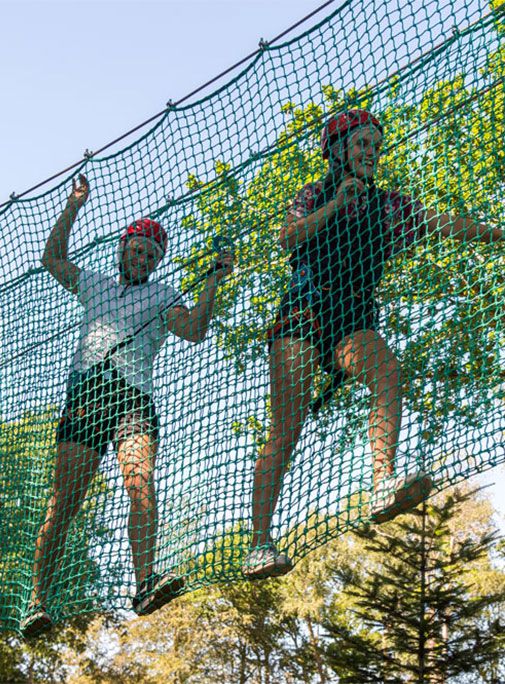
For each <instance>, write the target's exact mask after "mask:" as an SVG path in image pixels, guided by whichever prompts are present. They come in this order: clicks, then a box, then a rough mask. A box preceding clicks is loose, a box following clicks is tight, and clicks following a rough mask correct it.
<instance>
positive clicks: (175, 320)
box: [163, 252, 233, 343]
mask: <svg viewBox="0 0 505 684" xmlns="http://www.w3.org/2000/svg"><path fill="white" fill-rule="evenodd" d="M218 261H219V265H220V266H222V268H219V269H218V270H216V271H214V272H213V273H211V274H210V275H209V277H208V278H207V280H206V282H205V286H204V288H203V290H202V292H201V293H200V296H199V297H198V301H197V303H196V305H195V306H194V307H193V308H192V309H191V310H188V309H186V308H184V307H182V306H174V307H173V308H172V309H168V311H167V312H166V313H165V314H164V315H163V320H164V324H165V327H166V330H167V331H169V332H172V333H173V334H174V335H177V336H178V337H181V338H182V339H183V340H188V341H189V342H195V343H196V342H201V341H202V340H203V339H204V338H205V336H206V334H207V330H208V328H209V323H210V319H211V318H212V314H213V312H214V304H215V301H216V292H217V288H218V285H219V283H220V282H221V280H222V279H223V278H225V277H226V276H227V275H228V274H229V273H231V271H232V269H233V254H231V252H224V253H223V254H221V255H220V256H219V259H218Z"/></svg>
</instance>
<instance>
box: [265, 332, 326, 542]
mask: <svg viewBox="0 0 505 684" xmlns="http://www.w3.org/2000/svg"><path fill="white" fill-rule="evenodd" d="M318 362H319V354H318V352H317V350H316V349H314V347H312V345H311V344H310V343H309V342H308V341H304V340H296V339H291V338H282V339H279V340H275V341H274V343H273V345H272V351H271V354H270V385H271V404H272V425H271V429H270V434H269V437H268V441H267V443H266V445H265V447H264V449H263V452H262V453H261V454H260V455H259V457H258V460H257V461H256V468H255V472H254V487H253V529H254V536H253V546H259V545H262V544H266V543H267V542H268V541H269V532H270V525H271V522H272V516H273V513H274V511H275V506H276V504H277V499H278V498H279V492H280V489H281V485H282V478H283V476H284V473H285V471H286V468H287V466H288V464H289V460H290V458H291V454H292V452H293V450H294V448H295V446H296V443H297V441H298V438H299V437H300V433H301V431H302V428H303V424H304V422H305V418H306V416H307V411H308V408H309V404H310V400H311V386H312V377H313V374H314V369H315V366H316V365H317V363H318Z"/></svg>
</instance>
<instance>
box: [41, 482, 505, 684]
mask: <svg viewBox="0 0 505 684" xmlns="http://www.w3.org/2000/svg"><path fill="white" fill-rule="evenodd" d="M421 521H422V516H420V515H419V514H415V515H409V516H404V517H403V518H401V519H400V520H399V521H398V522H397V523H390V524H387V525H383V526H381V527H380V528H378V531H377V532H376V534H375V535H373V534H371V533H370V531H368V532H367V533H366V534H362V533H361V532H360V533H358V534H356V533H348V534H346V535H345V536H343V537H340V538H339V539H335V540H332V541H331V542H329V543H328V544H327V545H325V546H324V547H320V548H318V549H317V550H316V551H314V552H313V553H312V554H310V555H309V556H308V557H306V558H305V559H304V560H303V561H301V562H299V563H298V564H297V566H296V568H295V570H294V571H293V572H292V573H290V574H289V575H287V576H286V577H285V578H282V579H279V580H266V581H263V582H253V583H240V584H232V585H227V584H223V585H222V586H215V585H213V586H211V587H208V588H204V589H201V590H199V591H197V592H194V593H193V594H190V595H186V596H183V597H181V598H180V599H177V600H176V601H174V602H173V603H172V604H170V605H169V606H166V607H165V608H163V609H161V610H160V611H158V612H156V613H154V614H153V615H152V616H149V617H147V618H142V619H139V618H134V619H129V618H127V619H124V618H123V619H119V620H115V621H114V622H111V620H110V618H107V617H101V616H98V617H97V618H96V620H95V621H94V622H93V623H92V624H91V625H90V627H89V629H88V631H87V633H86V635H81V634H80V633H79V632H77V634H76V638H77V644H76V646H75V648H73V647H71V646H69V644H68V640H67V642H65V643H62V644H61V646H60V649H59V652H60V654H61V658H62V664H61V665H60V671H62V672H65V673H67V674H66V675H65V679H64V681H65V682H67V683H68V684H95V683H98V682H100V683H102V684H113V683H115V684H129V683H130V682H132V681H135V682H139V684H166V683H170V684H172V683H174V684H182V683H184V684H212V682H216V683H217V682H219V684H237V683H240V684H245V683H247V684H265V683H267V682H268V683H269V684H300V683H302V682H304V683H306V684H330V683H331V684H337V683H340V684H342V682H345V681H348V682H353V684H359V682H361V681H363V682H368V681H370V682H373V681H379V682H381V684H386V683H387V684H392V683H393V682H395V681H401V682H416V684H420V681H421V680H418V679H415V678H413V673H414V676H415V667H416V654H417V652H418V650H417V647H418V641H416V640H415V636H413V635H415V631H414V627H415V624H416V620H417V619H418V615H419V611H418V610H417V608H418V606H419V599H420V595H421V591H424V595H425V596H426V597H427V598H426V601H425V602H426V611H425V618H426V619H425V623H427V624H426V625H425V632H426V634H425V642H426V660H427V663H428V667H429V668H431V669H430V670H427V672H429V673H430V674H433V671H434V668H435V666H438V667H441V666H442V665H443V664H444V663H445V660H444V658H445V659H446V660H447V659H449V656H450V657H451V658H455V656H456V652H458V653H459V652H462V653H463V656H462V661H461V662H462V663H463V664H466V665H468V664H469V663H470V661H472V663H473V664H472V668H473V669H472V670H471V674H470V677H471V678H470V679H468V681H469V682H471V683H472V684H497V682H499V681H501V680H500V678H499V677H500V676H502V674H503V673H502V670H500V667H501V668H503V667H504V665H505V663H504V659H503V655H502V652H501V651H502V650H503V647H501V650H500V649H499V648H498V646H499V644H498V642H497V639H498V635H497V633H496V632H497V629H498V627H497V626H498V624H500V625H502V623H499V620H500V616H502V615H503V608H504V606H505V603H504V601H503V597H504V591H505V574H504V573H503V570H502V569H500V567H499V566H497V565H496V564H495V561H494V559H493V556H494V553H495V550H496V551H498V550H499V546H496V545H491V546H490V545H489V541H490V539H491V537H492V536H493V535H494V531H495V529H494V526H493V523H492V510H491V507H490V505H489V503H488V502H487V501H486V499H485V498H484V497H483V496H482V495H479V496H476V495H475V494H469V493H466V494H462V495H461V494H458V493H457V492H452V493H450V494H449V495H448V496H445V495H439V497H438V499H437V501H436V502H435V503H434V505H433V506H431V507H430V509H429V512H428V519H427V521H426V525H425V531H424V532H423V531H422V529H421V532H420V531H419V529H420V524H421ZM410 530H414V531H413V532H411V531H410ZM423 535H424V536H423ZM230 536H231V537H233V535H232V533H230ZM377 538H380V539H381V540H382V541H383V544H384V546H381V547H380V548H379V547H377V548H376V541H375V540H376V539H377ZM422 539H424V542H422V541H421V540H422ZM486 540H487V541H486ZM422 543H424V544H425V552H424V554H423V546H422ZM394 544H397V545H398V546H394ZM484 547H485V548H484ZM426 550H427V552H426ZM481 552H482V553H481ZM409 554H410V555H409ZM423 558H425V565H426V568H427V571H428V572H429V574H430V581H429V582H427V583H426V584H425V587H424V590H422V589H421V586H422V585H421V584H420V581H419V576H418V575H416V576H415V577H414V574H415V568H419V566H420V564H421V563H422V562H423V561H422V559H423ZM228 560H229V561H230V562H232V561H233V562H235V560H234V559H233V558H229V559H228ZM400 563H403V564H402V565H401V568H399V570H398V567H399V564H400ZM395 568H397V571H396V575H394V574H393V573H394V571H395V570H394V569H395ZM376 574H379V575H380V576H379V580H376V579H375V575H376ZM387 577H390V578H391V579H392V581H393V584H392V585H391V590H389V589H388V588H386V589H384V590H383V591H381V590H379V588H378V587H379V585H378V584H377V583H378V582H379V581H381V582H385V578H387ZM380 586H382V587H384V584H382V585H380ZM362 587H363V588H362ZM367 588H369V589H370V591H371V592H374V593H373V597H374V598H373V599H371V603H370V604H369V605H368V604H367V605H364V603H363V602H364V600H365V598H364V597H365V595H366V591H365V590H366V589H367ZM393 594H394V596H395V600H393V598H392V596H393ZM395 601H396V602H395ZM462 604H463V605H462ZM413 606H414V607H413ZM436 606H439V607H440V611H439V612H438V613H437V612H433V611H434V608H435V607H436ZM385 610H387V611H388V613H387V614H385V613H384V611H385ZM393 618H394V619H393ZM381 620H382V621H383V623H384V624H386V625H387V629H388V630H389V629H391V631H387V632H385V631H384V629H383V628H382V626H381V625H382V622H381ZM445 624H448V625H449V632H448V634H449V640H448V641H447V642H446V641H444V640H443V638H442V637H443V634H444V629H445V627H444V625H445ZM390 625H391V627H390ZM401 625H404V628H405V631H406V638H407V639H408V641H402V638H403V637H402V636H401V634H400V629H401V627H400V626H401ZM435 626H438V627H440V628H441V631H440V630H439V631H437V629H435ZM395 630H396V631H395ZM59 638H60V637H56V638H55V641H56V642H58V639H59ZM479 638H480V639H482V640H481V641H480V642H479ZM500 638H501V637H500ZM395 639H398V640H400V645H401V644H403V646H402V649H403V650H402V651H401V653H400V651H399V650H398V646H397V642H396V641H395ZM493 640H494V642H493ZM412 643H414V644H415V646H414V647H412V646H411V648H410V649H407V645H408V644H412ZM55 646H56V644H55ZM470 654H471V655H470ZM381 656H383V657H382V658H381ZM385 663H386V664H387V663H389V666H390V671H389V673H388V677H389V678H386V677H385V675H384V667H385ZM393 666H394V667H393ZM395 668H396V669H395ZM398 668H400V669H398ZM461 669H464V668H463V667H462V668H461ZM444 671H445V673H446V674H447V675H449V674H450V673H451V672H454V670H448V669H447V668H446V669H445V670H444ZM495 675H496V676H495ZM374 676H375V679H374V678H373V677H374ZM399 676H403V679H398V677H399ZM380 677H382V679H381V678H380ZM493 677H495V678H494V679H493ZM496 677H498V678H496ZM62 679H63V677H62ZM33 681H34V682H39V681H46V680H43V679H42V678H40V679H37V677H35V678H34V679H33ZM49 681H52V680H49ZM435 681H436V682H437V684H438V682H439V681H444V682H447V684H449V683H450V684H463V681H464V680H463V679H461V678H454V677H452V678H450V679H449V678H447V679H445V680H433V679H431V680H430V679H425V683H426V684H428V683H429V684H434V683H435Z"/></svg>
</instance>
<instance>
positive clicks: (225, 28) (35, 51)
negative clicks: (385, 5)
mask: <svg viewBox="0 0 505 684" xmlns="http://www.w3.org/2000/svg"><path fill="white" fill-rule="evenodd" d="M322 4H323V0H201V1H200V2H196V1H195V0H179V1H178V0H159V1H158V2H152V1H150V0H144V1H142V2H139V1H138V0H137V1H131V2H128V1H126V2H125V1H124V0H123V1H120V0H108V1H107V0H105V1H104V0H100V1H99V2H98V1H96V2H95V1H93V0H86V1H82V0H81V1H79V0H65V1H60V2H44V1H41V0H39V1H35V2H26V1H24V0H15V2H5V1H4V0H0V26H2V40H1V41H0V86H1V95H2V117H1V127H0V150H1V158H2V161H3V163H2V164H0V202H4V201H6V200H7V199H8V198H9V195H10V194H11V192H13V191H15V192H16V193H21V192H23V191H24V190H26V189H28V188H29V187H32V186H33V185H35V184H36V183H37V182H39V181H41V180H44V179H45V178H46V177H48V176H50V175H52V174H53V173H56V172H57V171H60V170H61V169H63V168H65V167H66V166H69V165H70V164H71V163H73V162H75V161H77V160H79V159H80V158H81V156H82V154H83V152H84V151H85V150H86V149H90V150H96V149H99V148H101V147H102V146H103V145H105V144H106V143H108V142H110V141H111V140H113V139H115V138H116V137H118V136H119V135H121V134H122V133H125V132H126V131H128V130H130V129H131V128H133V127H134V126H136V125H138V124H140V123H142V122H143V121H144V120H146V119H148V118H149V117H151V116H153V115H154V114H156V113H157V112H159V111H161V110H162V109H163V108H164V107H165V104H166V102H167V101H168V100H170V99H172V100H174V101H176V100H178V99H180V98H181V97H183V96H184V95H186V94H187V93H189V92H191V91H192V90H194V89H195V88H196V87H198V86H200V85H202V84H203V83H205V82H206V81H208V80H209V79H211V78H212V77H214V76H216V75H217V74H218V73H220V72H221V71H223V70H224V69H226V68H227V67H229V66H230V65H232V64H233V63H235V62H237V61H239V60H240V59H242V58H243V57H245V56H246V55H248V54H249V53H251V52H253V51H254V50H255V49H256V48H257V46H258V41H259V40H260V39H261V38H264V39H265V40H269V39H271V38H273V37H274V36H276V35H277V34H279V33H281V32H282V31H283V30H284V29H286V28H287V27H288V26H290V25H291V24H293V23H295V22H296V21H298V20H299V19H300V18H302V17H303V16H305V15H306V14H308V13H310V12H311V11H313V10H314V9H316V8H317V7H319V6H320V5H322ZM338 4H341V3H340V2H339V3H338ZM337 6H338V5H337V3H336V4H335V7H337ZM318 16H320V18H322V17H323V16H324V13H322V14H321V15H318ZM293 35H294V34H293ZM48 187H49V186H48Z"/></svg>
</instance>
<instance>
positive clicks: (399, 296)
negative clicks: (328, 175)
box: [183, 11, 505, 444]
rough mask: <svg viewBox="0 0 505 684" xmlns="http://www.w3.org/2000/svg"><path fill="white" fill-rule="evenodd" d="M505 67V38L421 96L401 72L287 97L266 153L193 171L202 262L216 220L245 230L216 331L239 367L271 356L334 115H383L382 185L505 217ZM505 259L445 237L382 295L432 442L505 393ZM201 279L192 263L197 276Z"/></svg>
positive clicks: (448, 206) (398, 267)
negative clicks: (211, 170)
mask: <svg viewBox="0 0 505 684" xmlns="http://www.w3.org/2000/svg"><path fill="white" fill-rule="evenodd" d="M499 16H501V11H500V13H499ZM488 24H489V25H488V27H487V28H488V30H489V35H493V32H494V31H495V30H496V29H499V27H500V24H499V22H498V21H495V20H494V19H493V17H492V16H491V18H490V19H488ZM494 35H496V34H494ZM422 68H423V65H422V64H421V65H419V66H418V67H417V69H418V70H419V71H421V70H422ZM504 73H505V52H504V51H503V48H502V49H499V50H496V51H495V52H492V53H490V55H489V56H488V59H487V61H486V65H485V67H484V68H482V69H481V72H480V74H479V79H478V80H477V81H474V82H471V83H470V82H469V81H468V80H467V78H466V76H465V75H463V74H456V75H455V76H454V77H452V78H450V79H447V80H443V81H440V82H439V83H437V84H436V85H434V86H430V87H428V88H426V89H425V90H424V91H422V92H419V93H418V97H417V99H416V101H415V102H410V103H408V104H407V103H406V102H405V99H404V94H403V89H404V88H405V87H406V84H408V78H410V73H409V75H408V76H407V80H406V81H405V83H404V82H403V81H402V79H401V78H400V77H399V76H394V77H392V78H391V79H390V80H389V82H387V83H386V84H385V85H382V86H381V87H380V88H376V89H375V90H373V89H364V90H361V91H352V92H347V93H343V92H341V91H338V90H336V89H335V88H334V87H333V86H332V85H331V84H327V85H323V86H322V91H323V94H324V97H325V101H326V104H325V106H324V107H321V106H318V105H315V104H314V103H308V104H306V105H305V106H303V107H302V106H296V105H295V104H293V103H291V102H287V103H285V104H284V105H283V106H282V112H283V114H284V115H285V117H286V124H285V126H284V128H283V130H281V132H280V133H279V135H278V137H277V140H276V144H275V145H273V146H272V147H271V148H270V149H269V150H268V151H267V152H265V154H264V156H263V157H255V156H253V157H252V158H251V160H250V162H249V164H248V165H245V166H244V167H241V168H240V169H231V168H230V166H229V165H227V164H224V163H221V162H217V163H216V165H215V171H216V175H215V179H214V180H213V181H211V182H209V183H207V184H203V183H201V182H200V181H199V180H198V179H197V178H195V177H191V178H190V179H189V181H188V186H189V188H190V189H191V190H193V191H194V193H195V195H194V205H193V206H194V207H195V211H194V212H193V213H192V214H191V215H188V216H187V217H186V219H185V221H184V222H183V223H184V225H188V226H189V225H190V226H192V227H195V226H196V227H197V228H198V230H199V231H200V232H201V234H202V236H203V237H205V238H206V243H205V245H204V246H203V247H202V248H201V249H197V248H196V247H195V248H194V250H193V255H192V256H193V257H195V259H197V264H198V266H199V268H198V269H197V271H198V272H200V269H201V268H203V267H204V266H206V265H207V262H208V260H209V258H210V257H209V256H208V254H207V252H209V250H210V244H211V236H212V234H213V233H214V232H215V231H216V230H218V231H221V232H222V233H225V234H227V235H230V236H232V237H234V238H235V239H236V243H237V249H238V253H237V257H238V262H239V265H240V266H239V268H238V269H237V271H236V273H235V274H234V275H233V277H232V278H230V280H229V281H228V282H227V284H226V285H225V286H224V296H223V297H222V298H221V303H220V307H219V310H218V312H217V322H216V330H217V333H218V339H219V342H220V344H221V345H222V346H223V347H224V348H225V350H226V351H227V353H228V355H229V356H230V358H231V359H233V360H234V362H235V364H236V366H237V368H239V369H244V368H245V367H247V366H248V365H250V364H251V363H254V361H255V360H257V359H258V358H259V357H263V358H264V357H265V355H266V344H265V332H266V330H267V329H268V327H269V326H270V325H271V323H272V321H273V316H274V312H275V309H276V306H277V304H278V302H279V299H280V296H281V293H282V292H283V291H284V290H285V287H286V284H287V281H288V278H289V267H288V263H287V259H286V255H285V254H284V253H282V251H281V249H280V246H279V244H278V234H279V228H280V225H281V223H282V221H283V220H284V216H285V211H286V208H287V206H288V205H289V203H290V202H291V201H292V199H293V196H294V195H295V193H296V191H297V190H298V189H300V188H301V187H302V186H303V185H304V184H305V183H307V182H308V181H312V180H314V179H317V178H320V177H321V175H322V174H323V173H324V164H323V160H322V158H321V154H320V150H319V145H318V141H319V133H320V129H321V124H322V121H323V120H324V118H325V117H326V116H327V113H328V112H333V111H338V110H341V109H343V108H345V107H348V106H360V107H369V108H371V109H373V110H374V111H376V113H377V114H378V115H379V116H380V117H381V119H382V121H383V122H384V124H385V133H386V149H385V154H384V157H383V160H382V163H381V169H380V174H379V179H378V180H379V183H380V185H381V186H382V187H386V188H391V189H392V188H394V189H397V190H400V191H401V192H404V193H406V194H411V195H414V196H415V197H416V198H418V199H420V200H421V201H422V202H423V203H424V204H425V205H426V206H430V207H434V208H436V209H437V210H439V211H441V212H442V211H448V212H451V213H453V214H455V215H458V214H460V215H468V216H472V217H474V218H476V219H478V220H481V221H484V222H487V223H489V224H495V225H497V224H498V223H499V222H500V221H501V220H502V214H503V192H504V189H505V171H504V169H505V164H504V160H505V157H504V155H505V153H504V151H503V139H504V138H505V104H504V103H505V100H504V80H503V76H504ZM266 255H268V257H267V258H266ZM504 265H505V259H504V256H503V250H502V249H501V248H500V247H497V246H496V245H493V246H486V245H483V244H481V243H479V244H472V245H468V246H466V247H462V246H461V244H460V243H455V242H453V241H451V240H440V239H438V238H437V237H433V238H430V239H429V240H428V239H424V240H422V241H420V242H419V244H418V245H416V246H414V247H413V248H411V249H409V250H408V251H404V252H403V253H402V254H400V255H399V256H398V257H397V258H396V260H394V261H393V262H391V263H390V264H389V267H388V269H387V272H386V275H385V278H384V279H383V282H382V285H381V288H380V291H379V293H378V297H379V300H380V302H381V303H382V308H383V310H384V311H385V313H386V316H387V326H388V330H389V334H388V337H389V339H390V340H391V341H392V342H393V341H395V345H394V346H396V347H397V351H398V353H399V354H400V355H401V357H402V359H401V360H402V364H403V372H404V379H405V392H406V399H407V406H406V408H407V410H408V411H411V412H415V413H416V414H418V415H419V416H420V419H421V420H422V421H423V422H424V424H425V426H426V429H425V431H424V437H425V439H426V441H427V443H428V444H430V443H433V442H435V441H436V440H438V439H440V438H441V436H442V435H443V434H444V430H446V428H447V422H448V421H450V420H457V421H458V423H459V424H460V425H461V426H463V427H468V428H469V429H470V428H475V427H476V426H478V425H479V424H480V423H481V422H482V420H483V417H484V416H485V415H486V414H489V412H490V411H492V410H493V402H495V401H496V399H497V397H498V398H499V397H501V396H502V395H501V393H500V390H499V389H497V388H499V386H500V385H501V383H502V382H503V379H504V377H505V376H504V372H503V370H502V368H501V366H500V349H501V347H502V345H503V339H504V321H503V293H504V292H505V279H504V276H503V273H504ZM194 277H195V276H194V275H193V274H192V273H189V274H188V276H187V279H186V282H187V283H189V282H191V281H192V280H193V278H194ZM237 312H240V316H238V317H237V316H236V315H235V314H236V313H237ZM237 318H238V320H239V321H240V322H239V323H238V324H237ZM341 394H342V400H343V401H344V403H351V402H352V401H354V400H355V397H354V395H353V393H352V392H348V391H345V390H344V392H343V393H341ZM462 395H465V399H466V401H461V397H462ZM340 409H341V406H339V407H338V410H340ZM256 420H257V419H256V418H255V417H252V421H253V422H254V423H255V422H256ZM244 429H246V430H247V429H248V428H247V426H244ZM255 431H256V432H257V430H256V429H255ZM260 441H261V440H260Z"/></svg>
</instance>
